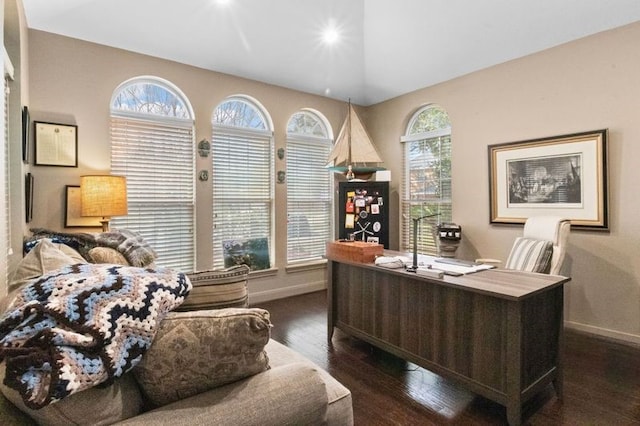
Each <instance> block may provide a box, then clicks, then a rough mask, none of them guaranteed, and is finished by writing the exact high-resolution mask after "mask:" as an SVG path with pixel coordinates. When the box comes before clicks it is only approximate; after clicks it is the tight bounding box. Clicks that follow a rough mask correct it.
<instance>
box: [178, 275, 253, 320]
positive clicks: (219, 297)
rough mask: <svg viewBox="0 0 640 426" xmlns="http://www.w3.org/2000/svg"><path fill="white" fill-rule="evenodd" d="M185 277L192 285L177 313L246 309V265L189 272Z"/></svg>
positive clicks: (247, 304)
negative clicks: (201, 310)
mask: <svg viewBox="0 0 640 426" xmlns="http://www.w3.org/2000/svg"><path fill="white" fill-rule="evenodd" d="M187 276H188V277H189V280H190V281H191V284H192V285H193V288H192V289H191V291H190V292H189V295H188V296H187V297H186V298H185V300H184V302H182V304H181V305H180V306H178V308H176V310H177V311H194V310H198V309H222V308H246V307H248V306H249V303H248V298H249V296H248V292H247V278H248V276H249V267H248V266H247V265H238V266H232V267H231V268H228V269H223V270H212V271H201V272H191V273H188V274H187Z"/></svg>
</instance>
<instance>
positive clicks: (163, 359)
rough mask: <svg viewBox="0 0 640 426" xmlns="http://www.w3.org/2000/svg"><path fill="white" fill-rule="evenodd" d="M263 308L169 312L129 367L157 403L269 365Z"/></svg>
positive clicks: (266, 318) (268, 329) (266, 316)
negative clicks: (151, 340) (150, 343)
mask: <svg viewBox="0 0 640 426" xmlns="http://www.w3.org/2000/svg"><path fill="white" fill-rule="evenodd" d="M270 335H271V322H270V320H269V312H267V311H265V310H264V309H258V308H252V309H220V310H209V311H196V312H171V313H169V315H167V317H166V318H165V319H164V320H163V321H162V323H161V324H160V327H159V329H158V333H157V335H156V337H155V339H154V341H153V344H152V345H151V347H150V348H149V350H148V351H147V353H146V354H145V355H144V356H143V358H142V361H141V362H140V363H139V364H138V365H137V366H136V367H135V368H134V369H133V372H134V374H135V376H136V379H137V380H138V384H139V385H140V388H141V389H142V392H143V394H144V395H145V396H146V397H147V399H148V401H149V402H150V403H151V404H152V405H154V406H161V405H165V404H168V403H170V402H173V401H177V400H179V399H184V398H186V397H189V396H192V395H195V394H198V393H201V392H204V391H206V390H208V389H212V388H214V387H217V386H221V385H223V384H226V383H231V382H235V381H237V380H240V379H243V378H245V377H248V376H252V375H254V374H257V373H260V372H261V371H264V370H266V369H268V368H269V359H268V358H267V354H266V352H265V351H264V346H265V345H266V344H267V342H268V341H269V338H270Z"/></svg>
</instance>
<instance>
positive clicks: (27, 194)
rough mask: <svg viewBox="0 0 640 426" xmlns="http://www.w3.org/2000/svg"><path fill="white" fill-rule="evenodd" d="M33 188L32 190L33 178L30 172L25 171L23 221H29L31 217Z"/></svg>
mask: <svg viewBox="0 0 640 426" xmlns="http://www.w3.org/2000/svg"><path fill="white" fill-rule="evenodd" d="M33 190H34V178H33V175H32V174H31V173H27V174H26V175H25V176H24V201H25V203H24V208H25V218H24V219H25V222H27V223H29V222H31V220H32V219H33Z"/></svg>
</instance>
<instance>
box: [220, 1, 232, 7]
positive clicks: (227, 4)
mask: <svg viewBox="0 0 640 426" xmlns="http://www.w3.org/2000/svg"><path fill="white" fill-rule="evenodd" d="M231 1H232V0H216V3H217V4H218V6H220V7H226V6H229V5H230V4H231Z"/></svg>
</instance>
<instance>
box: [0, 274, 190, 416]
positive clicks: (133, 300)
mask: <svg viewBox="0 0 640 426" xmlns="http://www.w3.org/2000/svg"><path fill="white" fill-rule="evenodd" d="M190 290H191V283H190V281H189V279H188V278H187V277H186V276H185V275H184V274H183V273H180V272H177V271H174V270H171V269H165V268H155V269H143V268H135V267H128V266H120V265H108V264H78V265H71V266H67V267H65V268H61V269H59V270H57V271H53V272H51V273H50V274H47V275H44V276H42V277H41V278H39V279H37V280H34V281H33V282H31V283H29V284H28V285H27V286H26V287H25V288H23V289H22V290H21V292H20V293H19V295H18V296H17V297H16V299H15V300H14V301H13V303H12V304H11V306H10V307H9V309H8V310H7V311H6V313H5V314H4V315H3V316H2V317H1V318H0V361H1V360H2V359H5V360H6V375H5V385H7V386H8V387H10V388H13V389H15V390H17V391H18V392H20V394H21V396H22V399H23V400H24V402H25V404H26V405H27V406H28V407H30V408H34V409H37V408H42V407H44V406H46V405H48V404H50V403H51V402H55V401H58V400H60V399H62V398H64V397H66V396H69V395H71V394H73V393H76V392H79V391H82V390H84V389H88V388H90V387H92V386H95V385H98V384H101V383H105V384H107V383H110V382H111V381H112V380H113V379H114V378H115V377H119V376H121V375H122V374H124V373H126V372H127V371H129V370H130V369H131V368H133V367H134V366H135V365H136V364H137V363H138V362H139V361H140V360H141V358H142V355H143V354H144V353H145V351H146V350H147V349H148V348H149V346H151V342H152V341H153V338H154V336H155V334H156V330H157V327H158V325H159V323H160V321H162V319H163V318H164V316H165V315H166V313H167V312H169V311H170V310H172V309H174V308H175V307H177V306H179V305H180V304H181V303H182V301H183V300H184V298H185V297H186V295H187V294H188V293H189V291H190Z"/></svg>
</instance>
